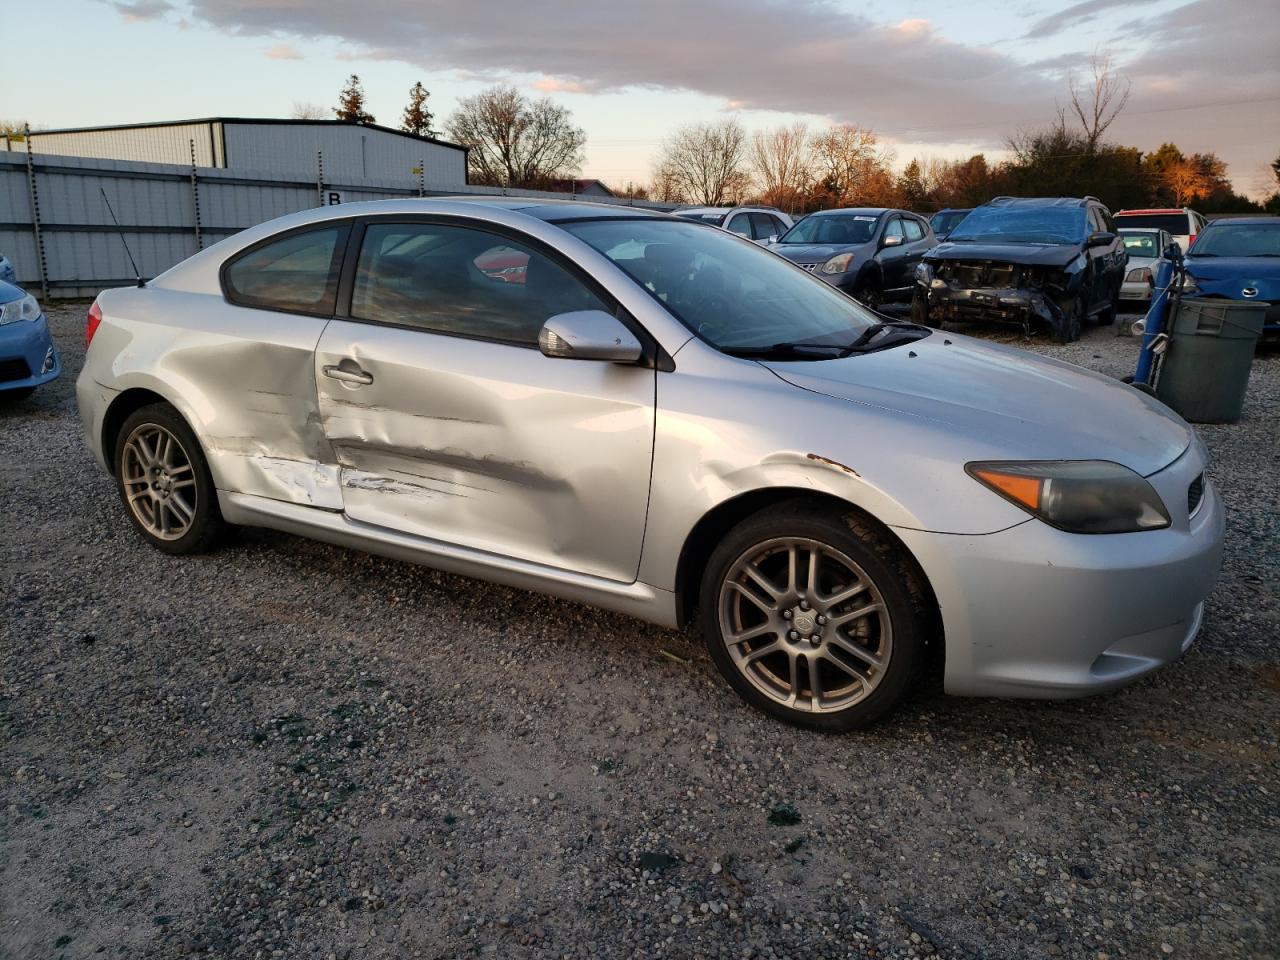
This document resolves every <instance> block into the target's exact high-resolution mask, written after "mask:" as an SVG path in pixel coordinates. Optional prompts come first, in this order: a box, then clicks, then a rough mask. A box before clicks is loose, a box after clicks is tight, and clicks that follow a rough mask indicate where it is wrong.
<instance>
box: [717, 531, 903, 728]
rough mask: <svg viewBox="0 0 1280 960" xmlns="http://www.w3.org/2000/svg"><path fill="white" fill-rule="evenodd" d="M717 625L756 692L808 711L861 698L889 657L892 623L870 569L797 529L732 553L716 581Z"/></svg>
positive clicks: (874, 683)
mask: <svg viewBox="0 0 1280 960" xmlns="http://www.w3.org/2000/svg"><path fill="white" fill-rule="evenodd" d="M720 633H721V636H722V637H723V638H724V642H725V644H726V646H727V648H728V651H729V656H730V659H731V660H732V661H733V665H734V666H735V667H736V668H737V669H738V671H739V672H740V673H741V674H742V676H744V677H745V678H746V679H747V681H748V682H749V683H750V684H751V685H752V686H753V687H754V688H755V689H756V690H757V691H758V692H759V693H760V694H761V695H762V696H765V697H768V698H769V699H770V700H772V701H774V702H775V703H777V704H779V705H781V706H784V707H788V708H790V709H792V710H802V711H805V712H807V713H814V714H820V713H836V712H839V711H841V710H846V709H848V708H849V707H852V706H854V705H855V704H857V703H859V702H860V701H862V700H865V699H866V698H867V697H868V696H869V695H870V694H871V692H872V691H873V690H874V689H875V688H876V687H877V686H879V685H880V682H881V681H882V680H883V679H884V676H885V671H886V670H887V669H888V667H889V662H890V660H891V658H892V657H893V627H892V624H891V623H890V621H889V617H888V613H887V611H886V609H885V602H884V597H882V596H881V595H880V591H879V590H878V589H876V586H875V584H874V583H872V582H871V578H870V577H868V576H867V574H866V572H865V571H864V570H863V569H862V568H861V567H860V566H858V564H857V563H855V562H854V561H853V560H851V559H850V558H849V557H847V556H845V555H844V554H843V553H841V552H840V551H839V550H836V549H834V548H832V547H829V546H827V545H826V544H823V543H820V542H818V541H816V540H812V539H809V538H806V537H788V538H779V539H777V540H768V541H765V542H764V543H761V544H757V545H755V546H753V547H751V548H750V549H749V550H747V551H746V552H745V553H743V554H742V555H741V556H740V557H739V558H738V559H737V561H736V562H735V563H734V564H733V566H732V567H731V568H730V569H729V575H728V576H727V577H726V578H725V580H724V581H723V583H722V585H721V588H720Z"/></svg>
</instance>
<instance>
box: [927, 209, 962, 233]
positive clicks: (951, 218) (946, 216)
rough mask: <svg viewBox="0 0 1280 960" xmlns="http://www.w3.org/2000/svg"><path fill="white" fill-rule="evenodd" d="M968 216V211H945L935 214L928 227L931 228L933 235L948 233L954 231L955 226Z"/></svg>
mask: <svg viewBox="0 0 1280 960" xmlns="http://www.w3.org/2000/svg"><path fill="white" fill-rule="evenodd" d="M968 215H969V211H968V210H946V211H944V212H942V213H935V214H934V215H933V219H931V220H930V221H929V226H931V227H933V232H934V233H949V232H950V231H952V230H954V229H955V227H956V224H958V223H959V222H960V221H961V220H963V219H964V218H965V217H967V216H968Z"/></svg>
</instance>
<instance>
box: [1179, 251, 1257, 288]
mask: <svg viewBox="0 0 1280 960" xmlns="http://www.w3.org/2000/svg"><path fill="white" fill-rule="evenodd" d="M1186 267H1187V273H1189V274H1191V275H1192V276H1193V277H1195V278H1196V279H1197V280H1238V281H1240V285H1241V286H1258V281H1267V280H1270V281H1273V282H1274V281H1280V257H1197V256H1195V255H1194V254H1193V255H1192V256H1189V257H1187V259H1186Z"/></svg>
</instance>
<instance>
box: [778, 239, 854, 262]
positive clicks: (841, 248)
mask: <svg viewBox="0 0 1280 960" xmlns="http://www.w3.org/2000/svg"><path fill="white" fill-rule="evenodd" d="M871 246H872V244H869V243H775V244H774V245H773V246H772V247H770V248H769V249H770V250H772V251H773V252H774V253H777V254H779V255H781V256H784V257H786V258H787V259H788V260H790V261H791V262H792V263H825V262H826V261H827V260H830V259H831V258H832V257H834V256H835V255H836V254H838V253H857V254H861V253H864V252H865V251H866V250H867V249H868V248H869V247H871Z"/></svg>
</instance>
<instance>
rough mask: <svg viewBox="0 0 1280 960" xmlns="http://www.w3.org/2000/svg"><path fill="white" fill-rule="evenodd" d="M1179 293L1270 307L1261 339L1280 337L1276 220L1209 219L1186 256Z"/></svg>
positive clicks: (1278, 224) (1279, 224) (1279, 236)
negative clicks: (1185, 276) (1257, 303)
mask: <svg viewBox="0 0 1280 960" xmlns="http://www.w3.org/2000/svg"><path fill="white" fill-rule="evenodd" d="M1186 268H1187V279H1186V281H1185V282H1184V284H1183V288H1182V292H1183V295H1184V296H1185V295H1188V294H1189V295H1191V296H1196V297H1225V298H1227V299H1228V300H1249V301H1254V302H1266V303H1268V304H1270V308H1269V309H1268V310H1267V319H1266V326H1265V327H1264V328H1263V335H1264V336H1268V337H1272V336H1276V335H1277V334H1280V217H1235V218H1232V219H1230V220H1213V221H1211V222H1210V223H1209V225H1208V226H1207V227H1205V228H1204V229H1203V230H1202V231H1200V235H1199V236H1198V237H1196V240H1195V243H1193V244H1192V245H1191V252H1190V253H1188V254H1187V258H1186Z"/></svg>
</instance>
